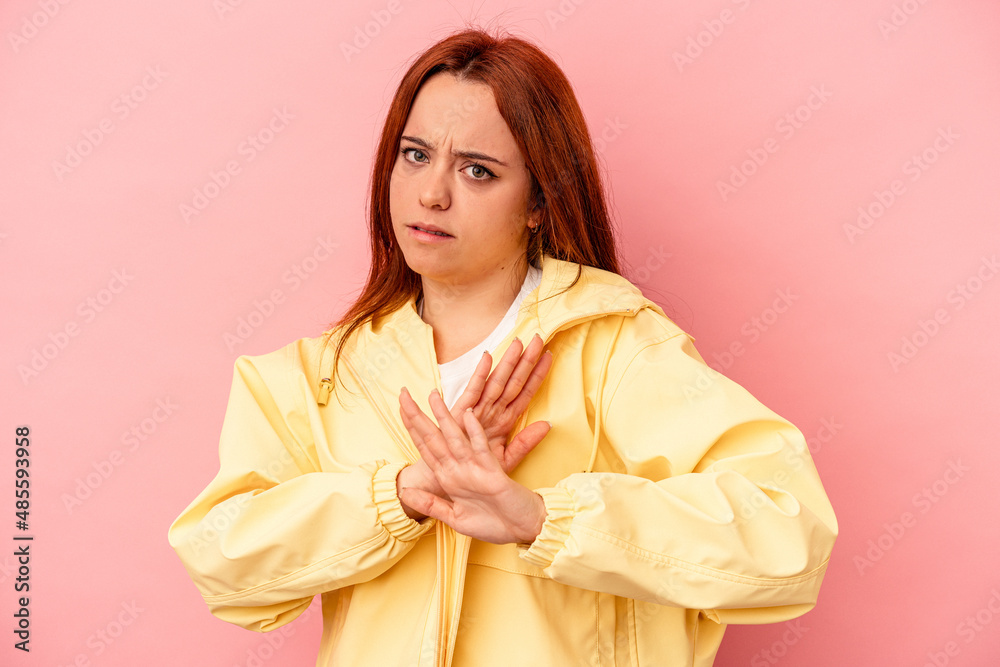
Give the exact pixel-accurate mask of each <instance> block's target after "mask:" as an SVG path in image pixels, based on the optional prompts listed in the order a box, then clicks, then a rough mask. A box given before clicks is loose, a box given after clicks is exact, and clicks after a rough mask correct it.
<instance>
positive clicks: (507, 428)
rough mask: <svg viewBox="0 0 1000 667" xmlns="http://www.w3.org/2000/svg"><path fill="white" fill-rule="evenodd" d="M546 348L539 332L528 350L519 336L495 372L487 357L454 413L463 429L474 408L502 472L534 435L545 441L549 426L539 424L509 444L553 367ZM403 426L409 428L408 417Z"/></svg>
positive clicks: (512, 465) (525, 449)
mask: <svg viewBox="0 0 1000 667" xmlns="http://www.w3.org/2000/svg"><path fill="white" fill-rule="evenodd" d="M544 346H545V344H544V343H543V342H542V338H541V336H539V335H538V334H535V335H534V336H533V337H532V339H531V341H530V342H529V343H528V347H527V349H525V348H524V346H523V344H522V343H521V341H520V340H519V339H517V338H515V339H514V341H513V342H512V343H511V344H510V347H508V348H507V351H506V352H504V355H503V357H501V358H500V363H498V364H497V367H496V368H495V369H494V370H493V373H492V374H491V373H490V367H491V366H492V364H493V358H492V357H491V356H490V355H489V353H486V354H484V355H483V358H482V359H480V361H479V365H478V366H477V367H476V370H475V372H474V373H473V374H472V378H471V379H470V380H469V384H468V386H467V387H466V389H465V391H464V392H462V395H461V396H459V397H458V400H457V401H456V402H455V405H454V406H452V409H451V416H452V418H453V419H454V420H455V422H457V423H458V424H459V425H462V424H463V419H464V417H463V413H464V412H465V411H466V410H467V409H468V408H472V412H473V414H474V415H475V416H476V420H477V421H478V422H479V424H480V425H481V426H482V429H483V431H484V433H485V434H486V439H487V441H488V446H489V448H490V451H492V452H493V454H494V456H495V457H496V459H497V461H499V462H500V466H501V467H502V468H503V470H504V472H510V471H511V470H513V469H514V468H515V467H516V466H517V464H518V463H520V462H521V460H522V459H524V457H525V456H526V455H527V454H528V452H529V451H531V448H530V447H527V443H528V442H530V441H532V440H533V439H534V438H536V437H537V439H538V440H541V438H542V437H543V436H544V435H545V433H546V432H548V426H546V425H545V422H535V423H533V424H530V425H529V426H527V427H525V429H524V430H522V431H521V432H520V433H518V434H517V436H515V437H514V439H513V440H511V442H510V443H509V444H508V442H507V438H508V437H509V436H510V432H511V430H512V429H513V428H514V426H515V424H517V420H518V419H520V418H521V415H522V414H523V413H524V411H525V410H526V409H527V408H528V404H529V403H530V402H531V399H532V397H534V395H535V392H536V391H538V388H539V387H540V386H541V384H542V381H543V380H544V379H545V376H546V374H548V372H549V369H550V368H551V367H552V353H551V352H545V353H544V354H542V349H543V348H544ZM522 351H523V354H522ZM487 376H488V377H487ZM403 423H404V425H405V424H406V416H405V415H403ZM543 427H544V430H543ZM407 428H409V427H408V426H407ZM539 434H541V435H539ZM536 442H537V441H536ZM533 446H534V445H532V447H533Z"/></svg>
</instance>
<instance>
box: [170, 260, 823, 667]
mask: <svg viewBox="0 0 1000 667" xmlns="http://www.w3.org/2000/svg"><path fill="white" fill-rule="evenodd" d="M577 268H578V265H577V264H572V263H569V262H564V261H560V260H556V259H553V258H548V257H547V258H545V259H544V261H543V267H542V269H543V274H542V283H541V286H540V287H539V288H538V290H537V291H535V292H533V293H532V294H530V295H529V296H528V297H527V298H526V299H525V301H524V304H523V306H522V309H521V311H520V313H519V315H518V319H517V324H516V326H515V328H514V331H513V332H512V333H511V334H510V336H509V337H508V339H507V340H505V341H504V342H502V343H501V344H500V345H499V346H498V348H497V351H496V352H497V353H502V352H503V351H504V350H505V349H506V348H507V345H508V344H509V343H510V340H511V339H512V338H513V336H519V337H520V338H521V339H522V340H525V341H527V340H529V339H530V338H531V336H532V335H533V334H534V333H536V332H537V333H539V334H540V335H541V336H542V338H543V339H544V340H545V342H546V344H547V347H548V349H550V350H551V351H552V352H553V354H554V362H553V365H552V369H551V371H550V372H549V376H548V377H547V378H546V380H545V383H544V384H543V385H542V387H541V389H540V390H539V392H538V394H537V395H536V396H535V398H534V400H533V401H532V403H531V405H530V407H529V408H528V411H527V414H526V415H525V417H524V418H523V421H522V422H521V425H523V424H526V423H530V422H533V421H536V420H540V419H546V420H548V421H550V422H551V423H552V430H551V431H550V432H549V434H548V435H547V436H546V438H545V439H544V440H543V441H542V442H541V444H540V445H538V447H537V448H536V449H535V450H534V451H533V452H532V453H531V454H530V455H529V456H528V457H527V458H526V459H525V460H524V461H523V462H522V463H521V464H520V466H519V467H518V468H516V469H515V470H514V472H513V473H512V476H513V477H514V478H515V479H516V480H518V481H519V482H521V483H522V484H524V485H526V486H528V487H529V488H532V489H535V490H537V491H538V493H539V494H541V496H542V498H543V499H544V501H545V505H546V508H547V509H548V516H547V519H546V521H545V525H544V527H543V529H542V532H541V534H540V535H539V536H538V538H537V539H536V540H535V542H534V543H533V544H531V545H530V546H528V545H523V546H518V545H513V544H507V545H493V544H487V543H483V542H479V541H477V540H472V539H470V538H468V537H465V536H464V535H460V534H458V533H456V532H455V531H453V530H452V529H451V528H449V527H448V526H445V525H444V524H440V523H435V522H434V521H433V520H432V519H426V520H424V521H423V522H420V523H418V522H415V521H412V520H411V519H409V518H408V517H407V516H406V515H405V514H404V512H403V510H402V508H401V507H400V504H399V500H398V499H397V497H396V487H395V477H396V474H397V473H398V471H399V470H400V469H401V468H402V467H403V466H405V465H406V464H407V463H408V462H412V461H414V460H416V458H417V456H418V453H417V451H416V448H415V447H414V446H413V444H412V443H411V441H410V438H409V436H408V434H407V432H406V429H405V428H404V427H403V424H402V422H401V420H400V417H399V411H398V395H399V390H400V388H401V387H403V386H406V387H407V388H409V390H410V393H411V394H412V395H413V397H414V399H415V400H416V401H417V403H418V404H419V405H420V406H421V408H422V409H423V410H424V411H425V412H426V413H427V414H431V411H430V408H429V406H428V405H427V402H426V397H427V395H428V393H429V392H430V390H431V389H432V388H434V387H435V386H436V387H438V389H440V383H439V380H438V371H437V364H436V359H435V352H434V345H433V337H432V330H431V328H430V327H429V326H428V325H427V324H426V323H425V322H423V321H422V320H421V319H420V317H419V316H418V315H417V313H416V310H415V309H414V307H413V301H412V300H411V301H410V303H409V304H407V306H405V307H403V308H401V309H400V310H398V311H396V312H395V313H393V314H392V315H390V316H388V317H386V318H383V319H382V320H381V321H379V322H376V323H375V325H374V326H372V325H371V324H369V325H366V326H365V327H363V328H362V330H361V332H360V335H359V336H357V338H355V339H354V342H351V343H349V344H348V347H347V348H345V354H344V356H343V357H342V360H341V364H340V369H339V372H340V374H341V378H342V380H343V382H344V383H345V384H346V386H347V391H345V390H344V388H343V387H342V386H338V388H337V393H336V394H335V395H334V396H333V397H331V398H330V399H329V402H328V403H327V404H325V405H322V404H321V403H323V402H324V401H323V396H322V394H323V393H326V392H324V391H323V385H322V383H321V380H322V378H323V377H329V376H331V373H332V368H331V366H332V358H333V355H332V352H331V350H330V349H329V348H327V347H326V346H325V345H324V340H323V339H322V338H315V339H302V340H299V341H296V342H295V343H292V344H290V345H288V346H286V347H284V348H283V349H281V350H278V351H276V352H273V353H271V354H266V355H261V356H256V357H246V356H244V357H240V358H239V359H238V360H237V362H236V367H235V373H234V379H233V386H232V393H231V395H230V400H229V407H228V409H227V412H226V417H225V421H224V424H223V428H222V435H221V442H220V446H219V458H220V470H219V473H218V475H217V476H216V477H215V479H214V480H213V481H212V482H211V483H210V484H209V485H208V487H207V488H206V489H205V490H204V491H203V492H202V493H201V494H200V495H199V496H198V497H197V498H196V499H195V500H194V501H193V502H192V503H191V505H190V506H189V507H188V508H187V509H185V510H184V512H183V513H182V514H181V516H180V517H179V518H178V519H177V520H176V521H175V522H174V524H173V525H172V526H171V527H170V533H169V538H170V544H171V545H172V546H173V548H174V549H175V550H176V551H177V553H178V555H179V556H180V558H181V560H182V561H183V563H184V565H185V567H186V568H187V570H188V572H189V573H190V575H191V578H192V579H193V580H194V582H195V584H196V585H197V586H198V588H199V590H200V591H201V593H202V595H203V596H204V599H205V601H206V602H207V603H208V605H209V607H210V609H211V611H212V613H213V614H215V615H216V616H218V617H219V618H222V619H224V620H226V621H229V622H232V623H235V624H237V625H240V626H243V627H246V628H250V629H252V630H258V631H268V630H273V629H274V628H277V627H279V626H281V625H283V624H285V623H288V622H290V621H292V620H293V619H294V618H295V617H296V616H298V615H299V614H301V613H302V612H303V611H304V610H305V609H306V608H307V607H308V606H309V604H310V602H311V601H312V598H313V596H315V595H321V596H322V606H323V617H324V624H323V639H322V646H321V649H320V655H319V657H318V661H317V665H324V666H325V665H344V666H347V667H356V666H366V665H373V666H388V665H391V666H396V665H399V666H409V665H417V666H419V667H424V666H435V667H438V666H442V665H450V664H453V665H456V666H457V667H466V666H470V667H491V666H497V667H500V666H504V667H506V666H508V665H540V666H545V667H551V666H562V665H566V666H568V667H578V666H580V665H603V666H608V667H610V666H626V665H628V666H635V665H653V666H661V665H662V666H669V667H672V666H684V665H692V666H695V665H697V666H703V665H711V664H712V661H713V659H714V656H715V653H716V651H717V649H718V646H719V642H720V641H721V639H722V635H723V632H724V629H725V625H726V624H727V623H731V622H734V623H771V622H776V621H783V620H786V619H790V618H793V617H796V616H798V615H800V614H803V613H805V612H806V611H808V610H809V609H811V608H812V607H813V605H814V604H815V603H816V598H817V595H818V592H819V587H820V583H821V581H822V579H823V575H824V572H825V570H826V566H827V561H828V558H829V555H830V551H831V548H832V546H833V542H834V540H835V538H836V534H837V523H836V518H835V517H834V513H833V510H832V508H831V506H830V503H829V500H828V499H827V497H826V494H825V493H824V490H823V487H822V484H821V483H820V479H819V476H818V475H817V472H816V469H815V467H814V465H813V463H812V459H811V457H810V455H809V450H808V448H807V446H806V443H805V440H804V439H803V437H802V435H801V433H800V432H799V431H798V430H797V429H796V428H795V427H794V426H792V425H791V424H789V423H788V422H787V421H785V420H784V419H782V418H781V417H779V416H777V415H776V414H774V413H773V412H771V411H770V410H768V409H767V408H765V407H764V406H762V405H761V404H760V403H759V402H758V401H757V400H755V399H754V398H753V397H752V396H750V394H748V393H747V392H746V391H745V390H744V389H743V388H741V387H740V386H738V385H737V384H735V383H734V382H732V381H730V380H728V379H727V378H725V377H723V376H722V375H720V374H719V373H717V372H715V371H713V370H712V369H710V368H709V367H708V366H706V365H705V363H704V362H703V361H702V359H701V357H700V356H699V354H698V353H697V352H696V351H695V349H694V347H693V346H692V342H691V338H690V337H689V336H688V335H687V334H685V333H684V332H683V331H681V330H680V329H679V328H678V327H677V326H676V325H675V324H673V323H672V322H671V321H670V320H669V319H667V317H666V316H665V315H664V313H663V311H662V310H661V309H660V308H659V307H658V306H657V305H656V304H654V303H652V302H651V301H649V300H647V299H646V298H644V297H643V296H642V294H641V292H640V291H639V290H638V289H637V288H636V287H634V286H633V285H631V284H630V283H629V282H628V281H626V280H625V279H624V278H621V277H620V276H617V275H615V274H612V273H608V272H605V271H600V270H597V269H594V268H590V267H583V268H582V275H581V276H580V279H579V281H578V282H577V283H576V285H574V286H573V287H571V288H570V289H569V290H568V291H565V292H563V291H562V290H563V289H564V288H565V287H566V286H567V285H569V284H570V283H571V282H572V281H573V279H574V278H575V277H576V275H577ZM560 292H561V293H560ZM539 294H541V295H542V298H541V299H540V298H539ZM545 297H550V298H545ZM499 356H500V355H499V354H495V355H494V357H495V358H496V359H499ZM518 428H520V426H519V427H518Z"/></svg>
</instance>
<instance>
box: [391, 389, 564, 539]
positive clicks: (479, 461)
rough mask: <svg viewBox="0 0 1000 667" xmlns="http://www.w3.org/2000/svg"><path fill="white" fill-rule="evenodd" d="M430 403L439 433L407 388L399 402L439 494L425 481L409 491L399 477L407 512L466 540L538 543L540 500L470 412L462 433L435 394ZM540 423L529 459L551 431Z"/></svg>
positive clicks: (527, 445) (529, 441) (529, 442)
mask: <svg viewBox="0 0 1000 667" xmlns="http://www.w3.org/2000/svg"><path fill="white" fill-rule="evenodd" d="M429 402H430V406H431V410H432V411H433V413H434V416H435V417H436V418H437V420H438V424H440V428H439V427H438V426H437V425H435V424H434V422H433V421H431V419H430V418H429V417H428V416H427V415H425V414H424V413H423V412H422V411H421V410H420V407H419V406H417V404H416V403H415V402H414V401H413V397H411V396H410V394H409V392H407V391H406V390H405V389H404V390H403V393H402V396H401V397H400V403H401V407H402V413H403V414H404V415H405V416H406V420H407V422H408V424H409V425H408V426H407V430H408V431H409V432H410V436H411V437H412V438H413V442H414V444H415V445H416V446H417V449H418V450H419V451H420V455H421V457H422V458H421V461H420V462H423V463H424V464H425V466H426V468H427V470H428V471H429V472H430V473H431V474H432V476H433V478H434V480H436V483H437V485H438V486H439V487H440V491H435V490H432V489H431V488H429V487H431V486H433V485H432V484H429V483H426V480H424V482H425V483H423V484H420V485H415V486H408V485H407V483H406V482H405V481H403V480H401V479H399V478H397V489H398V494H399V498H400V501H401V502H402V503H403V506H404V508H405V507H407V506H409V507H410V508H412V509H413V510H415V511H417V512H420V513H422V514H424V515H426V516H430V517H433V518H435V519H438V520H439V521H443V522H445V523H446V524H448V525H449V526H451V527H452V528H454V529H455V530H457V531H458V532H460V533H462V534H463V535H468V536H469V537H473V538H475V539H478V540H483V541H485V542H493V543H494V544H508V543H511V542H520V543H529V542H532V541H534V539H535V537H537V536H538V533H539V532H540V531H541V529H542V524H543V523H544V521H545V504H544V502H543V501H542V498H541V496H539V495H538V494H537V493H535V492H533V491H531V490H530V489H528V488H527V487H525V486H523V485H521V484H518V483H517V482H515V481H514V480H512V479H511V478H510V477H509V476H508V475H507V472H506V470H505V469H504V468H503V466H502V465H501V463H500V461H499V460H498V459H497V457H496V456H495V454H494V453H493V451H491V449H490V445H489V438H488V437H487V434H486V432H485V430H484V429H483V427H482V425H481V424H480V423H479V420H478V419H476V415H475V412H474V410H473V409H472V408H471V407H470V408H468V409H467V410H466V412H464V413H463V414H462V418H463V423H464V426H465V430H463V429H462V427H461V426H460V425H459V421H458V420H456V419H455V418H454V416H453V415H452V414H451V413H450V412H449V411H448V408H447V407H446V406H445V403H444V400H443V399H442V398H441V395H440V394H438V392H437V390H436V389H435V390H434V391H433V392H432V393H431V396H430V399H429ZM536 423H537V424H540V425H541V427H537V428H535V429H533V430H532V432H531V434H529V435H527V436H525V437H524V439H523V447H524V450H525V451H524V453H525V454H527V453H528V452H529V451H531V449H533V448H534V447H535V445H537V444H538V443H539V442H541V440H542V438H544V437H545V434H546V433H548V430H549V428H550V427H549V425H548V423H547V422H536ZM533 426H534V425H533ZM525 430H527V429H525ZM467 433H468V435H466V434H467ZM523 433H524V431H522V432H521V434H523ZM521 434H518V435H519V436H520V435H521ZM522 458H523V456H522ZM420 462H418V463H420ZM416 465H417V464H413V465H411V466H407V468H404V469H403V471H406V470H408V469H410V468H413V467H414V466H416ZM421 474H422V473H421ZM400 477H402V472H401V473H400ZM414 478H416V473H414Z"/></svg>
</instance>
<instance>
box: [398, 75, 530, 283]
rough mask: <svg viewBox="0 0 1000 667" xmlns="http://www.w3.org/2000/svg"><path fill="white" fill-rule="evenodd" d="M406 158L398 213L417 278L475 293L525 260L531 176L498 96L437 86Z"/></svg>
mask: <svg viewBox="0 0 1000 667" xmlns="http://www.w3.org/2000/svg"><path fill="white" fill-rule="evenodd" d="M399 151H400V152H399V155H397V156H396V163H395V165H394V166H393V170H392V176H391V179H390V185H389V211H390V215H391V216H392V226H393V231H394V232H395V234H396V240H397V242H398V243H399V247H400V249H401V250H402V252H403V256H404V257H405V259H406V263H407V265H408V266H409V267H410V268H411V269H412V270H413V271H415V272H416V273H418V274H420V275H421V276H423V277H424V278H429V279H432V280H437V281H441V282H445V283H447V284H451V285H456V284H457V285H467V284H474V283H476V282H477V281H479V280H480V279H482V278H484V277H486V276H490V275H493V274H495V273H496V272H497V271H500V270H506V271H510V269H511V266H512V264H513V263H515V262H517V261H520V260H521V258H523V257H525V255H526V250H527V242H528V223H529V218H528V197H529V193H530V186H531V177H530V175H529V174H528V170H527V168H526V167H525V165H524V158H523V157H522V156H521V152H520V150H519V149H518V147H517V144H516V143H515V142H514V136H513V135H512V134H511V133H510V129H508V127H507V123H505V122H504V120H503V117H501V116H500V111H499V110H498V109H497V106H496V102H495V101H494V99H493V93H492V91H491V90H490V89H489V87H487V86H485V85H482V84H478V83H465V82H460V81H459V80H458V79H457V78H456V77H455V76H454V75H452V74H449V73H442V74H437V75H435V76H433V77H431V78H430V79H428V80H427V81H426V82H425V83H424V85H423V87H422V88H421V89H420V91H419V92H418V93H417V97H416V99H415V100H414V102H413V107H412V109H411V110H410V115H409V117H408V118H407V119H406V125H405V126H404V129H403V136H402V138H401V139H400V145H399ZM532 224H534V223H532ZM434 232H437V233H434Z"/></svg>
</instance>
